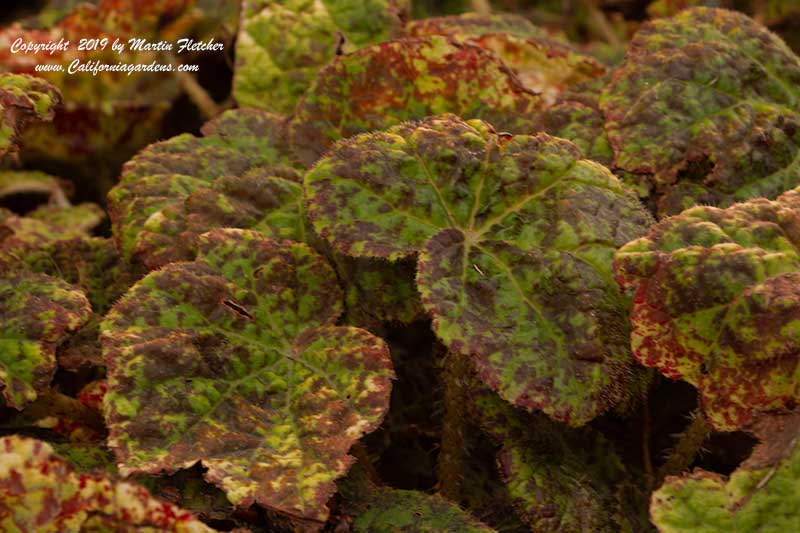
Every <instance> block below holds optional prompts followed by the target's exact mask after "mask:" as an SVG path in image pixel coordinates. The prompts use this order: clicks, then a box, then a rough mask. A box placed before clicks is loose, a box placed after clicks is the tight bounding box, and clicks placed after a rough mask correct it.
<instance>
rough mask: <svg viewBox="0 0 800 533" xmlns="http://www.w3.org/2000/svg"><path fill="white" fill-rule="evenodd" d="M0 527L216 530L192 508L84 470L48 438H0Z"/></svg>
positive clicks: (156, 532) (59, 532)
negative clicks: (56, 449) (58, 452)
mask: <svg viewBox="0 0 800 533" xmlns="http://www.w3.org/2000/svg"><path fill="white" fill-rule="evenodd" d="M0 528H1V529H2V530H3V531H9V532H17V531H18V532H24V531H36V532H41V533H47V532H53V533H78V532H81V531H109V532H111V531H117V532H133V531H148V532H151V533H167V532H174V533H210V532H213V531H215V530H214V529H211V528H210V527H208V526H206V525H205V524H203V523H202V522H200V521H199V520H197V519H195V518H194V517H193V516H192V515H191V514H190V513H188V512H186V511H184V510H182V509H179V508H178V507H175V506H174V505H171V504H168V503H164V502H161V501H159V500H156V499H155V498H153V497H152V496H151V495H150V493H149V492H148V491H147V490H146V489H144V488H142V487H140V486H138V485H136V484H134V483H129V482H125V481H117V480H115V479H114V478H112V477H110V476H107V475H105V474H79V473H76V472H75V471H74V470H73V469H72V468H71V466H70V465H69V464H68V463H67V462H66V461H64V460H63V459H61V458H60V457H58V456H57V455H56V454H55V453H54V452H53V448H52V447H51V446H50V445H49V444H47V443H46V442H43V441H40V440H35V439H31V438H27V437H20V436H17V435H12V436H10V437H2V438H0Z"/></svg>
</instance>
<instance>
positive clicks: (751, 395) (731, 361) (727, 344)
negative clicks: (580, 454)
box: [616, 189, 800, 431]
mask: <svg viewBox="0 0 800 533" xmlns="http://www.w3.org/2000/svg"><path fill="white" fill-rule="evenodd" d="M798 235H800V190H798V189H795V190H794V191H790V192H787V193H785V194H783V195H782V196H780V197H779V198H778V199H777V200H775V201H769V200H765V199H756V200H750V201H748V202H744V203H740V204H735V205H733V206H731V207H728V208H725V209H720V208H714V207H694V208H691V209H688V210H686V211H684V212H683V213H681V214H680V215H677V216H674V217H670V218H667V219H665V220H663V221H662V222H660V223H659V224H657V225H655V226H653V227H652V228H651V229H650V231H649V233H648V234H647V236H646V237H642V238H640V239H637V240H635V241H633V242H630V243H628V244H627V245H626V246H624V247H623V248H622V249H620V250H619V252H618V253H617V256H616V273H617V278H618V280H619V281H620V283H621V284H623V285H624V286H628V287H635V288H636V295H635V297H634V303H633V310H632V312H631V323H632V325H633V331H632V334H631V346H632V350H633V355H634V357H635V358H636V359H637V360H638V361H639V362H641V363H642V364H644V365H647V366H653V367H656V368H657V369H658V370H659V371H661V373H663V374H664V375H666V376H668V377H670V378H672V379H682V380H685V381H687V382H689V383H691V384H692V385H694V386H695V387H697V389H698V391H699V392H700V395H701V399H702V405H703V408H704V410H705V413H706V415H707V416H708V418H709V421H710V422H711V424H712V425H713V426H714V427H715V428H716V429H718V430H721V431H733V430H736V429H740V428H743V427H745V426H746V425H747V424H748V423H749V422H750V421H751V420H752V419H753V417H754V416H755V415H756V414H757V413H758V412H760V411H769V410H773V409H781V408H784V407H790V406H792V405H794V404H796V403H797V401H798V400H800V390H798V388H797V379H798V376H800V364H798V352H800V329H798V326H797V324H798V316H800V315H799V314H798V313H800V292H798V288H800V284H798V283H800V250H798V243H799V241H798Z"/></svg>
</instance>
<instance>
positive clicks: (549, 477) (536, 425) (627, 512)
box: [468, 383, 647, 532]
mask: <svg viewBox="0 0 800 533" xmlns="http://www.w3.org/2000/svg"><path fill="white" fill-rule="evenodd" d="M470 388H471V394H470V404H469V411H468V412H469V413H470V414H471V415H473V419H474V420H476V421H477V423H478V425H479V426H480V427H481V428H482V429H483V430H484V431H486V432H487V433H488V434H489V436H490V437H492V439H493V440H495V441H496V442H498V443H499V444H501V445H502V448H501V449H500V451H499V452H498V454H497V466H498V467H499V469H500V475H501V478H502V479H503V481H504V482H505V483H506V485H507V487H508V492H509V497H510V499H511V501H512V502H513V504H514V507H515V509H516V511H517V513H518V515H519V517H520V518H521V519H522V520H523V521H524V522H525V523H526V524H527V525H528V526H529V527H530V528H531V529H532V530H533V531H609V532H610V531H641V530H642V527H644V524H646V522H647V517H646V515H645V516H638V515H637V509H641V507H637V506H635V505H631V504H632V503H634V502H636V500H637V499H640V498H642V495H643V491H641V490H638V489H637V487H636V486H635V485H634V483H633V478H632V477H631V475H630V473H629V472H628V471H627V469H626V467H625V465H624V464H623V462H622V459H621V457H620V456H619V454H618V453H617V452H616V450H615V448H614V446H613V445H612V444H611V443H610V442H609V441H607V440H606V439H605V438H603V436H602V435H600V434H599V433H597V432H595V431H593V430H591V429H589V428H578V429H573V428H569V427H566V426H564V425H562V424H558V423H556V422H553V421H552V420H549V419H547V418H546V417H545V416H544V415H542V414H540V413H526V412H523V411H520V410H519V409H516V408H514V407H513V406H511V405H509V404H508V403H507V402H504V401H503V400H502V399H501V398H499V397H498V396H497V395H496V394H494V393H493V392H492V391H490V390H488V389H487V388H486V387H485V386H481V385H479V384H475V383H472V384H471V385H470ZM636 503H641V502H636Z"/></svg>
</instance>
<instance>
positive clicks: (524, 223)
mask: <svg viewBox="0 0 800 533" xmlns="http://www.w3.org/2000/svg"><path fill="white" fill-rule="evenodd" d="M305 187H306V195H307V197H308V209H309V215H310V217H311V219H312V222H313V224H314V227H315V229H316V231H317V233H318V234H319V235H321V236H322V237H323V238H325V239H327V240H328V241H330V242H331V243H332V244H333V246H334V247H335V248H337V249H338V250H340V251H341V252H343V253H346V254H349V255H352V256H355V257H384V258H387V259H389V260H397V259H401V258H405V257H408V256H411V255H413V254H417V253H418V254H419V266H418V273H417V286H418V288H419V290H420V293H421V295H422V301H423V304H424V306H425V308H426V310H427V311H428V312H429V313H430V314H431V316H432V317H433V319H434V321H433V327H434V330H435V331H436V334H437V335H438V336H439V338H440V339H442V341H444V343H445V344H446V345H447V346H448V347H449V348H450V349H452V350H453V351H455V352H458V353H461V354H463V355H465V356H471V357H473V358H474V360H475V363H476V365H477V367H478V370H479V373H480V375H481V378H482V379H483V380H484V381H485V382H486V383H488V384H489V385H491V386H492V387H493V388H494V389H496V390H497V391H498V392H499V393H500V395H501V396H502V397H503V398H505V399H506V400H508V401H510V402H512V403H514V404H516V405H519V406H522V407H525V408H527V409H541V410H544V411H545V412H546V413H547V414H548V415H550V416H551V417H553V418H556V419H558V420H561V421H564V422H567V423H569V424H572V425H581V424H584V423H586V422H587V421H588V420H591V419H592V418H594V417H595V416H596V415H597V414H599V413H601V412H603V411H605V410H606V409H608V408H610V407H611V406H613V405H614V404H616V403H617V402H619V401H620V400H622V399H623V398H624V397H625V396H626V388H627V387H626V385H627V380H628V376H629V374H630V363H631V360H630V352H629V346H628V344H629V343H628V338H627V333H626V331H627V302H626V299H625V297H624V296H623V295H622V294H621V293H620V292H619V289H618V287H617V285H616V283H615V282H614V280H613V277H612V272H611V261H612V258H613V254H614V251H615V249H616V247H617V246H620V245H621V244H623V243H624V242H626V241H627V240H628V239H630V238H631V237H634V236H637V235H642V234H643V233H644V231H645V227H646V226H647V224H648V223H649V220H650V219H649V216H648V215H647V213H646V212H645V211H644V209H643V208H642V207H641V206H640V204H639V203H638V201H637V200H636V198H635V197H634V196H633V195H632V194H630V193H629V192H627V191H626V190H625V188H624V187H623V185H622V184H621V183H620V182H619V181H617V179H616V178H615V177H614V176H613V175H612V174H611V173H610V172H609V171H608V170H606V169H605V168H603V167H602V166H600V165H598V164H597V163H594V162H591V161H587V160H582V159H580V157H579V151H578V149H577V148H576V147H575V146H574V145H573V144H571V143H569V142H568V141H565V140H562V139H557V138H554V137H550V136H548V135H546V134H539V135H536V136H526V135H518V136H511V135H508V134H498V133H495V132H494V130H493V129H492V128H491V126H490V125H489V124H487V123H486V122H482V121H479V120H473V121H469V122H464V121H462V120H460V119H458V118H457V117H454V116H452V115H445V116H441V117H433V118H430V119H428V120H426V121H424V122H422V123H407V124H403V125H400V126H397V127H394V128H391V129H389V130H388V131H386V132H383V133H374V134H365V135H360V136H358V137H355V138H353V139H350V140H348V141H345V142H341V143H339V144H337V145H336V146H335V147H334V148H333V149H332V150H331V151H330V152H329V154H328V155H327V156H326V157H325V158H323V159H321V160H320V161H319V162H318V163H317V164H316V166H315V167H314V168H313V169H312V170H311V171H310V172H309V173H308V174H307V175H306V179H305Z"/></svg>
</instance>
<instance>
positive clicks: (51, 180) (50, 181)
mask: <svg viewBox="0 0 800 533" xmlns="http://www.w3.org/2000/svg"><path fill="white" fill-rule="evenodd" d="M70 192H72V191H71V188H70V184H69V182H67V181H65V180H62V179H59V178H57V177H55V176H51V175H50V174H45V173H44V172H40V171H38V170H0V198H4V197H8V196H13V195H18V194H36V195H42V196H44V197H45V199H46V200H47V201H48V202H49V203H50V204H51V205H54V206H65V205H66V204H67V203H68V202H67V196H69V193H70Z"/></svg>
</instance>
